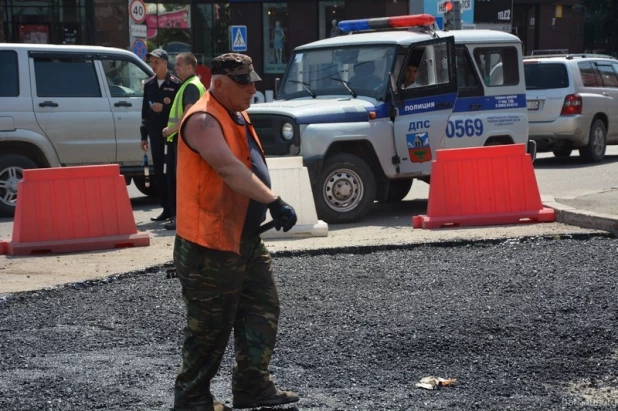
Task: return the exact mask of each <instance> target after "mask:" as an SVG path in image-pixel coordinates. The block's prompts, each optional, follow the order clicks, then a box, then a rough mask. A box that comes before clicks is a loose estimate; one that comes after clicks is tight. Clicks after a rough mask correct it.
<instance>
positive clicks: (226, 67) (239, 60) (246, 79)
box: [210, 53, 262, 84]
mask: <svg viewBox="0 0 618 411" xmlns="http://www.w3.org/2000/svg"><path fill="white" fill-rule="evenodd" d="M210 73H211V74H213V75H215V74H224V75H226V76H228V77H229V78H231V79H232V80H234V81H235V82H237V83H239V84H250V83H253V82H256V81H261V80H262V79H261V78H260V76H258V74H257V73H256V72H255V70H254V69H253V64H252V60H251V57H249V56H247V55H245V54H239V53H226V54H222V55H220V56H217V57H215V58H214V59H213V60H212V62H211V63H210Z"/></svg>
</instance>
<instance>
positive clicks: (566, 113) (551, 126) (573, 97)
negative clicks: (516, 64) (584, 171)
mask: <svg viewBox="0 0 618 411" xmlns="http://www.w3.org/2000/svg"><path fill="white" fill-rule="evenodd" d="M524 73H525V77H526V99H527V105H528V122H529V135H530V139H531V140H534V141H536V144H537V150H538V151H539V152H543V151H552V152H553V153H554V155H555V156H556V157H568V156H570V155H571V152H572V151H573V150H574V149H578V150H579V155H580V156H581V157H582V159H583V160H584V161H588V162H593V163H597V162H600V161H602V160H603V158H604V156H605V149H606V146H607V144H618V75H617V73H618V60H616V59H614V58H612V57H609V56H604V55H591V54H588V55H585V54H570V55H551V56H531V57H524Z"/></svg>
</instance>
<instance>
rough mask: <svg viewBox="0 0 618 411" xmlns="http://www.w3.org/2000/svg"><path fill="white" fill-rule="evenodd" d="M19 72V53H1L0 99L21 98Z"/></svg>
mask: <svg viewBox="0 0 618 411" xmlns="http://www.w3.org/2000/svg"><path fill="white" fill-rule="evenodd" d="M18 72H19V70H18V69H17V53H15V52H14V51H0V78H1V79H2V81H0V97H17V96H19V75H18Z"/></svg>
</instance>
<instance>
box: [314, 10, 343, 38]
mask: <svg viewBox="0 0 618 411" xmlns="http://www.w3.org/2000/svg"><path fill="white" fill-rule="evenodd" d="M344 5H345V1H343V0H336V1H320V3H319V9H320V22H319V24H320V39H325V38H329V37H336V36H338V35H339V34H340V33H339V30H338V29H337V24H338V23H339V22H340V21H341V20H343V19H344V16H343V14H344V11H345V7H344Z"/></svg>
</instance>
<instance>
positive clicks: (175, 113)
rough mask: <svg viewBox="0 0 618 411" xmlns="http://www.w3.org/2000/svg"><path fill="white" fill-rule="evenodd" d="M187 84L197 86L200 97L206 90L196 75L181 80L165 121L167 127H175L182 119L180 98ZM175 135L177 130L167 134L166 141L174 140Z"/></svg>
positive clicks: (182, 106)
mask: <svg viewBox="0 0 618 411" xmlns="http://www.w3.org/2000/svg"><path fill="white" fill-rule="evenodd" d="M189 84H193V85H194V86H195V87H197V89H198V91H199V92H200V97H202V96H203V95H204V93H205V92H206V87H204V85H203V84H202V82H201V81H200V78H199V77H198V76H193V77H191V79H189V80H187V81H185V82H183V83H182V85H181V86H180V88H179V89H178V92H177V93H176V97H174V103H173V104H172V108H171V109H170V117H169V120H168V121H167V127H168V128H172V127H175V126H176V124H178V123H179V122H180V120H181V119H182V115H183V114H184V104H182V100H183V97H184V94H185V89H186V88H187V86H188V85H189ZM177 135H178V132H175V133H173V134H170V135H169V136H167V141H168V142H169V143H171V142H172V141H174V139H175V138H176V136H177Z"/></svg>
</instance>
